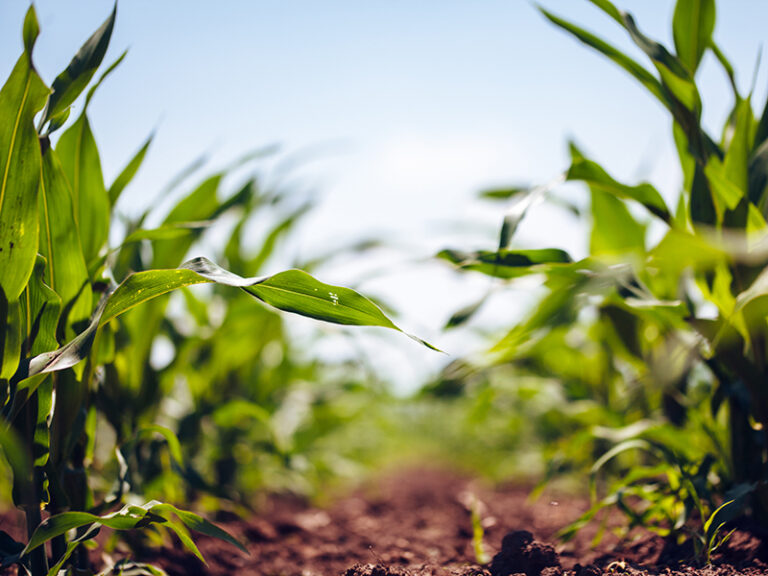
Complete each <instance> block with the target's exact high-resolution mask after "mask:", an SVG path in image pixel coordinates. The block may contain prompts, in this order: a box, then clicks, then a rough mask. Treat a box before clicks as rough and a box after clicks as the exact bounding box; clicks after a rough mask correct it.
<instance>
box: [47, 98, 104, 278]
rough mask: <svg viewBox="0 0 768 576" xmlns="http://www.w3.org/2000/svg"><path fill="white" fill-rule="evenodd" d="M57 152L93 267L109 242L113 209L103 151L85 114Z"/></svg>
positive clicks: (83, 244) (65, 133) (86, 252)
mask: <svg viewBox="0 0 768 576" xmlns="http://www.w3.org/2000/svg"><path fill="white" fill-rule="evenodd" d="M56 152H57V153H58V155H59V159H60V160H61V165H62V167H63V169H64V174H66V176H67V179H68V180H69V183H70V185H71V188H72V201H73V206H74V213H75V217H76V221H77V229H78V231H79V232H80V244H81V246H82V249H83V256H84V258H85V262H86V263H87V264H89V265H90V263H91V262H92V261H94V260H96V258H97V257H98V256H99V252H100V251H101V249H102V248H103V247H104V246H105V245H106V243H107V238H108V236H109V221H110V210H111V206H110V203H109V196H108V195H107V190H106V188H105V187H104V177H103V176H102V172H101V159H100V157H99V150H98V148H97V146H96V140H95V139H94V137H93V132H92V131H91V125H90V122H89V121H88V117H87V116H86V115H85V113H83V114H82V115H81V116H80V118H78V119H77V121H76V122H75V123H74V124H73V125H72V126H70V127H69V128H68V129H67V130H66V131H65V132H64V133H63V134H62V135H61V138H59V142H58V145H57V146H56Z"/></svg>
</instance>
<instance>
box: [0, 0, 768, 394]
mask: <svg viewBox="0 0 768 576" xmlns="http://www.w3.org/2000/svg"><path fill="white" fill-rule="evenodd" d="M616 3H617V5H618V6H619V7H620V8H623V9H627V10H629V11H630V12H632V13H633V14H634V15H635V16H636V20H637V21H638V23H639V25H640V26H641V28H642V29H643V30H644V31H646V33H648V34H649V35H651V36H652V37H654V38H657V39H659V40H661V41H663V42H665V43H666V44H667V45H668V46H671V45H672V42H671V29H670V28H671V24H670V22H671V15H672V11H673V8H674V2H673V1H671V0H631V1H630V0H623V1H622V0H617V2H616ZM542 4H543V5H544V6H546V7H547V8H548V9H550V10H552V11H554V12H556V13H559V14H561V15H564V16H566V17H567V18H568V19H570V20H573V21H575V22H578V23H580V24H581V25H583V26H584V27H586V28H588V29H590V30H593V31H595V32H597V33H598V34H599V35H600V36H603V37H604V38H606V39H609V40H611V41H612V42H614V43H615V44H617V45H619V46H621V47H622V48H623V49H625V50H626V51H627V52H628V53H630V54H632V55H635V56H636V57H637V58H638V59H639V60H641V61H642V62H644V63H645V60H644V59H643V56H642V55H640V54H639V53H638V51H637V50H636V49H634V47H633V46H632V45H631V42H630V41H629V39H628V38H627V37H626V34H625V33H624V32H623V31H621V30H620V29H618V27H617V26H616V25H615V24H614V23H613V22H612V21H610V20H609V19H608V18H607V17H605V16H603V15H602V14H601V13H600V11H599V10H598V9H596V8H595V7H594V6H592V5H591V4H589V3H588V2H587V1H586V0H542ZM28 5H29V3H28V1H27V0H0V76H1V77H2V78H5V77H6V76H7V75H8V73H9V72H10V70H11V67H12V66H13V63H14V62H15V60H16V58H17V57H18V55H19V53H20V50H21V23H22V19H23V15H24V12H25V11H26V9H27V7H28ZM35 5H36V8H37V11H38V17H39V21H40V26H41V36H40V39H39V41H38V44H37V48H36V52H35V61H36V63H37V67H38V69H39V70H40V72H41V75H42V76H43V78H44V79H45V80H46V81H47V82H49V83H50V82H51V81H52V79H53V78H54V77H55V76H56V75H57V74H58V73H59V72H60V71H61V70H63V69H64V67H66V65H67V63H68V62H69V60H70V58H71V57H72V55H73V54H74V53H75V52H76V50H77V49H78V47H79V46H80V44H82V42H83V41H84V40H85V39H86V38H87V37H88V36H89V35H90V33H91V32H92V31H93V30H95V29H96V28H97V27H98V26H99V24H100V23H101V22H102V21H103V20H104V19H105V18H106V16H107V15H108V13H109V12H110V10H111V7H112V4H111V2H109V1H107V0H38V1H37V2H35ZM766 22H768V2H766V1H765V0H727V1H724V0H720V2H719V11H718V21H717V27H716V30H715V38H716V39H717V40H718V42H719V43H720V45H721V47H723V49H724V50H725V52H726V53H727V54H728V56H729V57H730V58H731V61H732V62H733V63H734V65H735V67H736V70H737V80H738V83H739V85H740V87H741V88H742V90H743V91H745V92H746V91H747V90H748V88H749V86H750V84H751V82H752V77H753V70H754V67H755V63H756V60H757V56H758V53H759V50H760V45H761V42H764V41H765V40H768V37H767V36H766V32H765V23H766ZM128 47H129V48H130V51H129V54H128V56H127V58H126V60H125V61H124V62H123V64H122V65H121V67H120V68H119V69H118V70H117V71H116V72H115V73H114V74H113V76H112V77H111V78H110V79H109V80H108V81H107V83H106V84H105V85H104V86H103V87H102V89H101V90H100V92H99V94H98V96H97V97H96V99H95V100H94V101H93V103H92V105H91V109H90V116H91V120H92V125H93V128H94V132H95V134H96V138H97V141H98V143H99V146H100V149H101V153H102V163H103V169H104V174H105V177H106V179H107V181H108V182H110V181H111V179H112V178H113V177H114V176H115V175H116V174H117V172H118V171H119V170H120V168H121V167H122V166H123V164H124V163H125V162H126V160H127V159H128V158H129V157H130V156H131V155H132V154H133V153H134V151H135V150H136V149H137V147H138V146H139V145H140V144H141V142H142V141H143V140H144V138H146V136H147V135H148V134H149V133H150V132H151V131H152V130H153V129H157V135H156V138H155V141H154V143H153V146H152V148H151V149H150V153H149V155H148V157H147V160H146V162H145V165H144V167H143V168H142V171H141V172H140V174H139V176H138V177H137V179H136V181H135V182H134V184H133V185H132V187H131V188H130V189H129V190H128V191H127V192H126V194H125V195H124V196H123V198H121V205H120V207H121V209H122V210H123V211H125V212H127V213H135V212H136V211H137V210H138V209H139V208H140V207H142V206H145V205H147V204H148V203H149V202H152V201H154V199H155V196H154V195H155V194H157V192H158V191H159V190H160V189H161V188H162V186H163V184H165V183H166V182H167V181H168V179H169V178H170V177H171V176H172V175H173V174H174V173H175V172H177V171H178V170H179V169H181V168H182V167H183V166H184V165H185V164H187V163H188V162H189V161H191V160H192V159H193V158H195V157H197V156H199V155H200V154H201V153H203V152H210V153H211V156H212V158H211V163H212V165H213V166H218V165H223V164H225V163H226V162H227V161H228V160H231V159H233V158H235V157H237V156H238V155H239V154H241V153H242V152H243V151H246V150H249V149H252V148H254V147H256V146H259V145H266V144H271V143H280V144H281V145H282V149H283V150H284V151H285V152H284V153H283V157H286V156H288V155H290V154H292V153H301V152H302V151H305V150H309V151H314V152H315V156H314V157H313V158H314V159H313V160H312V162H311V163H309V164H307V165H306V166H305V167H303V168H301V169H300V170H299V171H298V172H297V179H296V187H297V189H301V190H303V191H304V193H306V191H307V190H310V189H311V190H314V191H316V193H317V199H318V202H319V207H318V208H317V209H316V210H315V211H314V213H313V214H312V216H311V217H310V218H309V219H308V222H307V224H306V226H305V227H304V228H302V229H301V231H300V233H299V235H298V237H297V238H296V239H295V241H294V242H293V243H292V244H291V250H292V251H293V253H292V256H295V257H303V258H308V257H311V256H312V255H313V254H318V253H321V252H324V251H325V250H326V249H329V248H332V247H334V246H338V245H340V244H342V243H344V242H347V241H351V240H354V239H358V238H361V237H369V236H371V235H379V236H382V237H384V238H385V239H389V240H390V241H391V242H393V243H394V244H396V245H398V246H399V247H401V248H403V252H400V253H399V254H400V255H399V256H398V255H395V256H393V255H391V254H390V255H389V256H388V257H384V256H382V257H380V258H379V259H377V260H375V261H374V262H373V263H372V262H370V261H369V262H367V263H365V264H364V265H363V264H361V263H359V262H358V263H357V264H354V263H353V262H351V261H350V262H347V264H346V265H345V266H336V267H334V268H330V269H328V270H326V271H325V272H324V275H322V276H321V278H322V279H323V280H325V281H328V282H332V283H338V284H346V285H350V284H352V285H355V286H357V287H359V288H360V289H361V290H363V291H365V292H368V293H371V294H375V295H377V296H381V297H383V298H384V299H385V300H386V301H388V302H391V303H393V304H395V305H396V307H397V308H398V309H399V310H400V316H399V318H400V322H401V323H402V324H403V325H404V327H406V328H407V329H408V330H410V331H412V332H417V333H418V334H419V335H420V336H423V337H425V338H427V339H430V340H431V341H434V343H435V344H437V345H438V346H440V347H442V348H444V349H446V351H448V352H451V353H453V354H460V353H462V352H464V351H466V344H465V343H466V342H468V341H469V340H467V339H466V338H467V336H466V335H461V334H459V335H454V336H446V335H443V334H441V333H440V331H439V328H440V326H441V325H442V323H444V322H445V320H446V319H447V318H448V317H449V316H450V314H451V313H452V312H453V311H454V310H455V309H456V308H458V307H460V306H461V305H462V304H466V303H468V302H470V301H472V300H473V299H474V298H476V297H477V296H478V295H479V294H481V293H482V292H483V291H484V290H485V289H486V287H487V282H486V281H485V280H484V279H482V278H480V279H478V278H471V277H469V276H467V277H461V278H459V277H458V276H457V275H456V274H454V273H452V272H450V271H449V270H447V268H446V267H445V266H443V265H440V264H435V263H429V262H428V258H429V256H430V255H432V254H433V253H434V252H435V251H436V250H438V249H439V248H441V247H446V246H449V245H450V246H453V247H460V248H486V249H489V248H492V247H493V242H494V238H495V235H496V231H497V229H498V225H499V223H500V219H501V208H500V207H498V206H496V207H487V206H482V205H481V204H480V203H479V202H478V201H476V200H474V195H475V193H476V192H477V190H478V189H481V188H485V187H488V186H493V185H503V184H510V183H519V182H544V181H548V180H550V179H551V178H552V177H553V176H554V175H556V174H557V173H558V172H560V171H561V170H563V169H564V168H565V167H566V166H567V157H566V146H565V144H566V140H567V139H568V138H569V137H573V138H575V139H576V140H577V141H578V142H579V143H580V144H581V146H582V147H583V148H584V149H585V150H587V151H588V152H589V153H590V155H591V156H592V157H594V158H595V159H596V160H598V161H600V162H601V163H603V164H604V166H605V167H606V168H607V169H609V171H610V172H612V173H613V174H614V175H616V176H618V177H621V178H625V179H628V180H630V181H631V180H634V179H637V178H639V177H642V178H645V179H650V180H651V181H652V182H654V183H655V184H657V186H658V187H659V188H660V189H661V191H662V194H664V195H665V196H666V197H667V198H673V197H675V195H676V193H677V187H678V186H679V181H680V178H679V174H678V172H677V168H676V163H675V154H674V149H673V147H672V144H671V138H670V132H671V130H670V122H669V119H668V116H667V114H666V113H665V112H664V111H663V110H662V108H661V106H660V105H659V104H657V103H656V101H655V100H653V99H652V97H651V96H649V95H648V94H646V93H645V91H644V90H643V89H642V88H641V87H640V86H639V85H637V84H636V83H635V82H634V81H633V80H631V79H630V78H628V77H627V76H626V75H625V74H624V73H623V72H622V71H620V70H619V69H618V68H616V67H615V66H614V65H612V64H611V63H609V62H607V61H606V60H605V59H604V58H602V57H600V56H598V55H596V54H594V53H593V52H592V51H590V50H589V49H587V48H586V47H584V46H583V45H581V44H579V43H577V42H576V41H574V40H573V39H572V38H570V37H568V36H567V35H566V34H564V33H563V32H561V31H559V30H557V29H555V28H554V27H553V26H551V25H550V24H548V23H547V22H546V21H545V20H544V18H543V17H542V16H541V15H540V14H539V13H538V12H537V10H536V8H535V5H534V4H533V3H530V2H527V1H524V0H486V1H470V0H464V1H461V2H459V1H453V0H410V1H406V0H356V1H355V0H347V1H339V0H327V1H324V2H320V1H309V0H303V1H299V0H253V1H246V0H228V1H220V2H210V1H208V2H203V1H200V0H186V1H184V2H181V1H176V2H172V1H170V0H163V1H159V0H122V1H121V2H120V4H119V7H118V17H117V22H116V26H115V32H114V35H113V38H112V44H111V47H110V50H109V52H108V54H107V59H106V60H107V61H108V62H109V61H111V60H113V59H114V58H116V57H117V56H118V55H119V54H120V53H121V52H122V51H123V50H124V49H125V48H128ZM767 68H768V62H765V63H764V65H763V66H762V68H761V70H760V73H759V75H758V77H757V83H756V87H757V88H756V92H755V102H756V106H759V107H760V109H762V105H763V103H764V101H765V94H766V84H768V74H766V69H767ZM697 80H698V82H699V85H700V88H701V91H702V93H703V95H704V96H703V97H704V102H705V106H706V107H705V110H704V117H705V121H706V122H707V124H708V125H709V126H710V127H711V128H712V129H713V130H714V127H715V126H719V125H720V124H721V123H722V120H723V118H724V117H725V116H726V114H727V112H728V110H729V107H730V106H731V95H730V91H729V87H728V85H727V83H726V81H725V77H724V75H723V74H722V72H721V70H720V69H719V68H718V66H717V65H716V63H715V62H714V60H713V59H712V58H711V56H707V57H706V58H705V61H704V63H703V66H702V69H701V70H700V72H699V75H698V77H697ZM78 105H80V104H79V103H78ZM566 192H567V193H569V194H570V193H573V194H574V196H575V197H576V198H581V199H583V194H582V193H581V192H580V191H579V190H578V189H574V190H573V191H572V192H571V191H570V190H566ZM516 241H517V245H518V246H523V247H534V246H536V247H544V246H561V247H565V248H567V249H569V250H570V251H571V253H572V254H574V255H576V256H579V255H582V254H583V253H584V246H585V238H584V232H583V229H582V228H581V227H579V226H578V225H577V223H576V222H574V221H573V220H571V219H569V217H567V216H565V215H563V214H560V213H559V212H557V211H550V210H547V209H544V208H540V209H537V210H536V211H535V212H534V213H533V214H532V215H531V218H530V219H529V220H528V221H526V222H525V223H524V225H523V226H522V228H521V230H520V232H519V236H518V237H517V238H516ZM407 261H414V262H418V265H413V264H410V265H406V264H405V263H406V262H407ZM287 265H290V261H289V260H288V261H286V262H276V263H275V266H278V267H280V266H287ZM382 266H383V267H384V268H386V269H387V273H386V274H385V275H383V276H377V277H375V278H368V277H367V273H368V272H370V270H371V269H375V268H381V267H382ZM514 294H516V295H513V297H509V296H507V297H506V298H505V297H503V296H500V297H499V298H498V299H495V300H494V301H492V302H491V303H490V305H489V307H488V309H487V312H486V317H487V318H490V319H496V320H498V318H499V317H500V316H501V317H503V318H512V317H515V316H516V315H519V314H520V310H521V309H522V307H521V305H520V302H526V301H530V290H528V289H525V288H524V289H521V290H519V291H518V292H516V293H514ZM376 338H380V336H376ZM384 340H385V341H386V344H387V345H386V346H383V347H380V348H379V351H380V352H377V355H380V356H381V358H383V360H382V359H381V358H380V359H379V360H378V361H379V362H383V363H385V364H387V365H390V366H391V365H397V366H398V368H397V369H396V372H397V377H398V378H401V379H402V380H403V381H407V382H411V383H412V382H414V381H416V380H417V379H418V378H421V377H422V376H423V374H425V373H426V372H427V371H428V370H429V369H430V368H434V367H435V366H437V365H438V364H440V363H441V362H444V361H445V360H444V359H441V358H424V356H425V354H424V352H423V351H422V350H420V349H418V347H417V346H414V345H413V344H412V343H411V342H410V341H408V340H407V339H397V338H394V339H393V338H389V337H384ZM382 349H386V351H384V352H381V350H382ZM435 356H437V355H435Z"/></svg>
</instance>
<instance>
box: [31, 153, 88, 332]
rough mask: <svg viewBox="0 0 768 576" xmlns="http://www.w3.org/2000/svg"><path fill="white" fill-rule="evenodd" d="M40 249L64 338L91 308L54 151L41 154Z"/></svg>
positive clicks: (67, 193) (69, 202)
mask: <svg viewBox="0 0 768 576" xmlns="http://www.w3.org/2000/svg"><path fill="white" fill-rule="evenodd" d="M39 210H40V247H39V250H40V253H41V254H42V255H43V256H44V257H45V258H46V259H47V260H48V266H47V268H46V274H45V281H46V282H47V284H48V286H50V287H51V288H52V289H53V290H54V291H55V292H56V293H57V294H58V295H59V296H60V297H61V304H62V306H63V307H64V309H65V310H67V311H68V314H67V315H66V316H67V318H66V331H65V335H66V338H67V339H71V338H73V337H74V332H72V326H73V325H75V324H78V323H79V322H82V321H84V320H87V319H88V317H89V315H90V313H91V310H92V303H91V301H92V293H91V288H90V285H89V283H88V280H89V278H88V268H87V267H86V265H85V259H84V257H83V250H82V248H81V247H80V237H79V235H78V233H77V227H75V226H73V222H74V221H75V217H74V209H73V206H72V193H71V192H70V188H69V182H68V180H67V177H66V176H65V175H64V170H63V168H62V167H61V162H60V161H59V158H58V155H57V154H56V151H55V150H53V149H52V148H49V149H48V150H46V151H45V153H44V154H43V171H42V178H41V180H40V202H39Z"/></svg>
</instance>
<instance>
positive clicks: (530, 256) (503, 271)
mask: <svg viewBox="0 0 768 576" xmlns="http://www.w3.org/2000/svg"><path fill="white" fill-rule="evenodd" d="M437 257H438V258H442V259H443V260H447V261H448V262H451V263H453V264H455V265H456V266H457V267H458V268H460V269H461V270H473V271H476V272H482V273H483V274H487V275H488V276H494V277H497V278H504V279H511V278H517V277H519V276H524V275H526V274H536V273H537V272H543V271H545V270H547V269H548V267H550V266H551V265H559V264H568V263H570V262H572V260H571V257H570V256H569V255H568V253H567V252H565V251H564V250H560V249H557V248H545V249H539V250H499V251H498V252H493V251H483V250H480V251H476V252H463V251H461V250H442V251H441V252H439V253H438V254H437Z"/></svg>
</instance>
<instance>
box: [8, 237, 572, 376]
mask: <svg viewBox="0 0 768 576" xmlns="http://www.w3.org/2000/svg"><path fill="white" fill-rule="evenodd" d="M529 252H531V253H532V255H533V254H535V253H537V252H548V251H535V250H532V251H529ZM551 252H552V253H553V257H557V258H559V259H561V260H562V259H563V258H566V257H567V255H566V254H565V253H562V254H557V253H558V252H562V251H551ZM210 282H216V283H218V284H223V285H225V286H232V287H235V288H242V289H243V290H245V291H246V292H248V293H249V294H251V295H252V296H255V297H256V298H258V299H259V300H261V301H263V302H266V303H267V304H269V305H271V306H274V307H275V308H278V309H280V310H283V311H284V312H293V313H295V314H299V315H301V316H307V317H309V318H314V319H315V320H323V321H325V322H332V323H334V324H344V325H353V326H381V327H384V328H390V329H393V330H397V331H398V332H402V330H401V329H400V328H398V327H397V326H396V325H395V324H394V323H393V322H392V321H391V320H390V319H389V318H387V316H386V315H385V314H384V313H383V312H382V311H381V310H380V309H379V307H378V306H376V305H375V304H374V303H373V302H371V301H370V300H368V299H367V298H366V297H364V296H362V295H360V294H358V293H357V292H355V291H354V290H351V289H349V288H344V287H342V286H332V285H330V284H324V283H322V282H319V281H318V280H316V279H315V278H313V277H312V276H310V275H309V274H307V273H306V272H302V271H301V270H288V271H286V272H280V273H278V274H275V275H274V276H266V277H262V278H243V277H241V276H238V275H237V274H233V273H232V272H229V271H227V270H224V269H223V268H221V267H219V266H217V265H216V264H214V263H213V262H211V261H210V260H207V259H206V258H195V259H193V260H190V261H188V262H185V263H184V264H183V265H182V267H180V268H178V269H170V270H146V271H144V272H137V273H135V274H131V275H130V276H129V277H128V278H126V279H125V280H124V281H123V282H122V283H121V284H120V285H119V286H118V287H117V288H116V289H115V290H114V291H113V292H112V293H111V294H110V295H109V297H107V298H104V299H103V300H102V302H101V303H100V304H99V307H98V309H97V310H96V312H95V313H94V315H93V317H92V319H91V323H90V325H89V326H88V328H87V329H86V330H84V331H83V332H81V333H80V334H79V335H78V336H77V337H76V338H74V339H73V340H72V341H70V342H69V343H68V344H66V345H65V346H63V347H61V348H60V349H58V350H56V351H54V352H45V353H43V354H39V355H37V356H35V357H34V358H31V359H27V360H25V361H23V362H21V364H20V365H19V368H18V370H17V372H16V374H15V376H14V379H15V381H17V382H22V381H24V380H26V379H28V378H31V377H32V376H36V375H38V374H45V373H48V372H54V371H57V370H64V369H65V368H71V367H72V366H74V365H76V364H77V363H79V362H80V361H81V360H83V359H84V358H85V357H86V356H87V355H88V352H89V351H90V349H91V346H92V345H93V339H94V337H95V335H96V330H97V329H98V328H99V326H103V325H104V324H106V323H107V322H109V321H110V320H113V319H114V318H116V317H117V316H119V315H120V314H123V313H125V312H127V311H128V310H130V309H131V308H134V307H135V306H138V305H139V304H142V303H144V302H147V301H149V300H152V299H154V298H157V297H158V296H162V295H163V294H167V293H168V292H171V291H172V290H176V289H178V288H183V287H185V286H191V285H193V284H204V283H210ZM406 335H407V336H408V337H410V338H412V339H413V340H416V341H417V342H419V343H421V344H423V345H424V346H426V347H428V348H430V349H432V350H437V348H435V347H434V346H432V345H431V344H429V343H428V342H425V341H423V340H421V339H419V338H417V337H415V336H412V335H411V334H407V333H406Z"/></svg>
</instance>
